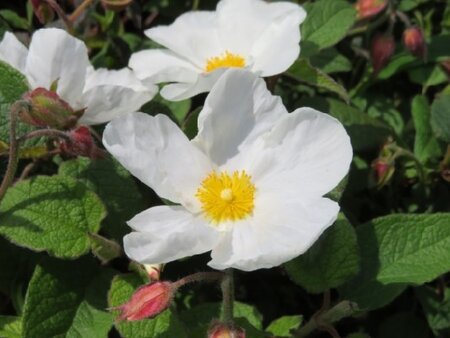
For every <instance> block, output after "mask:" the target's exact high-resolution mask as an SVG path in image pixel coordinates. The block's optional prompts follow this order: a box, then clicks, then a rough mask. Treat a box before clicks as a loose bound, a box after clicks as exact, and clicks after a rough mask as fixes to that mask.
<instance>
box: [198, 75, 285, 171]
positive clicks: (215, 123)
mask: <svg viewBox="0 0 450 338" xmlns="http://www.w3.org/2000/svg"><path fill="white" fill-rule="evenodd" d="M287 115H288V114H287V111H286V109H285V108H284V106H283V104H282V102H281V99H280V98H279V97H277V96H272V95H271V94H270V92H269V91H268V90H267V88H266V84H265V82H264V80H262V79H260V78H258V77H256V76H255V75H254V74H252V73H251V72H248V71H244V70H238V69H229V70H228V71H227V72H226V73H225V74H224V75H223V76H222V77H221V78H220V79H219V81H217V83H216V84H215V86H214V87H213V89H212V90H211V92H210V93H209V95H208V97H207V99H206V101H205V105H204V107H203V110H202V111H201V113H200V115H199V119H198V125H199V132H198V135H197V137H196V138H195V140H194V142H195V143H196V144H197V145H198V146H199V147H200V148H201V149H202V150H203V151H204V152H205V153H206V154H207V155H208V156H209V157H210V158H211V159H212V160H213V161H214V162H215V163H216V164H218V165H222V164H224V163H225V162H226V161H227V160H228V159H230V158H232V157H233V156H235V155H236V154H238V153H239V152H243V153H244V149H245V147H246V145H247V144H251V143H252V142H253V141H254V140H255V139H257V138H258V137H259V136H260V135H261V134H263V133H265V132H267V131H268V130H270V129H271V128H272V127H273V125H274V123H275V122H276V121H277V120H279V119H280V118H282V117H283V116H287Z"/></svg>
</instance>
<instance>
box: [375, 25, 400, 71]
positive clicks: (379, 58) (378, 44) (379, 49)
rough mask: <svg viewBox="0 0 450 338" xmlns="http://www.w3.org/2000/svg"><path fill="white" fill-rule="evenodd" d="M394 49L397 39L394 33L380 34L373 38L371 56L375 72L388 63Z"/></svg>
mask: <svg viewBox="0 0 450 338" xmlns="http://www.w3.org/2000/svg"><path fill="white" fill-rule="evenodd" d="M394 50H395V40H394V37H393V36H392V35H381V34H378V35H376V36H375V37H374V38H373V39H372V45H371V48H370V56H371V59H372V66H373V70H374V72H375V74H376V73H378V72H379V71H380V70H381V69H382V68H383V67H384V66H385V65H386V64H387V63H388V61H389V59H390V58H391V56H392V54H393V53H394Z"/></svg>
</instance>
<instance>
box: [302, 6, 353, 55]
mask: <svg viewBox="0 0 450 338" xmlns="http://www.w3.org/2000/svg"><path fill="white" fill-rule="evenodd" d="M305 9H306V11H307V13H308V15H307V16H306V20H305V21H304V22H303V24H302V25H301V26H300V27H301V32H302V46H303V47H304V49H305V50H304V51H302V54H303V55H306V54H309V55H311V54H313V51H316V50H318V49H323V48H326V47H329V46H333V45H335V44H336V43H337V42H339V41H340V40H341V39H342V38H344V37H345V35H346V33H347V31H348V29H349V28H350V27H351V26H353V24H354V22H355V19H356V12H355V10H354V8H353V7H352V6H351V5H350V4H349V3H348V2H346V1H342V0H319V1H315V2H314V3H310V4H307V5H305ZM304 52H305V53H304Z"/></svg>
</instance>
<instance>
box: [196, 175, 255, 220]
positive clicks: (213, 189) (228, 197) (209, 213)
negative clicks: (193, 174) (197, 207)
mask: <svg viewBox="0 0 450 338" xmlns="http://www.w3.org/2000/svg"><path fill="white" fill-rule="evenodd" d="M254 195H255V186H254V184H253V183H252V181H251V176H249V175H247V173H246V172H245V171H241V172H238V171H235V172H234V173H233V174H232V175H229V174H228V173H227V172H221V173H217V172H215V171H214V172H212V173H211V174H209V175H208V176H207V177H206V178H205V179H204V180H203V182H202V184H201V185H200V188H198V190H197V194H196V195H195V196H196V197H197V198H198V199H199V200H200V202H201V204H202V210H203V212H204V214H205V216H206V217H207V218H209V219H210V220H211V221H212V222H213V223H220V222H226V221H238V220H241V219H244V218H246V217H247V216H249V215H251V213H252V212H253V208H254Z"/></svg>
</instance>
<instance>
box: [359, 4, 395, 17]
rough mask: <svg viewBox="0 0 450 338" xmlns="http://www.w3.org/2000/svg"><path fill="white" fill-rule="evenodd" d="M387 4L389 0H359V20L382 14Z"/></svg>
mask: <svg viewBox="0 0 450 338" xmlns="http://www.w3.org/2000/svg"><path fill="white" fill-rule="evenodd" d="M387 4H388V1H387V0H358V2H356V3H355V9H356V12H357V13H358V18H359V19H367V18H370V17H372V16H375V15H377V14H378V13H380V12H381V11H382V10H384V9H385V8H386V6H387Z"/></svg>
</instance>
